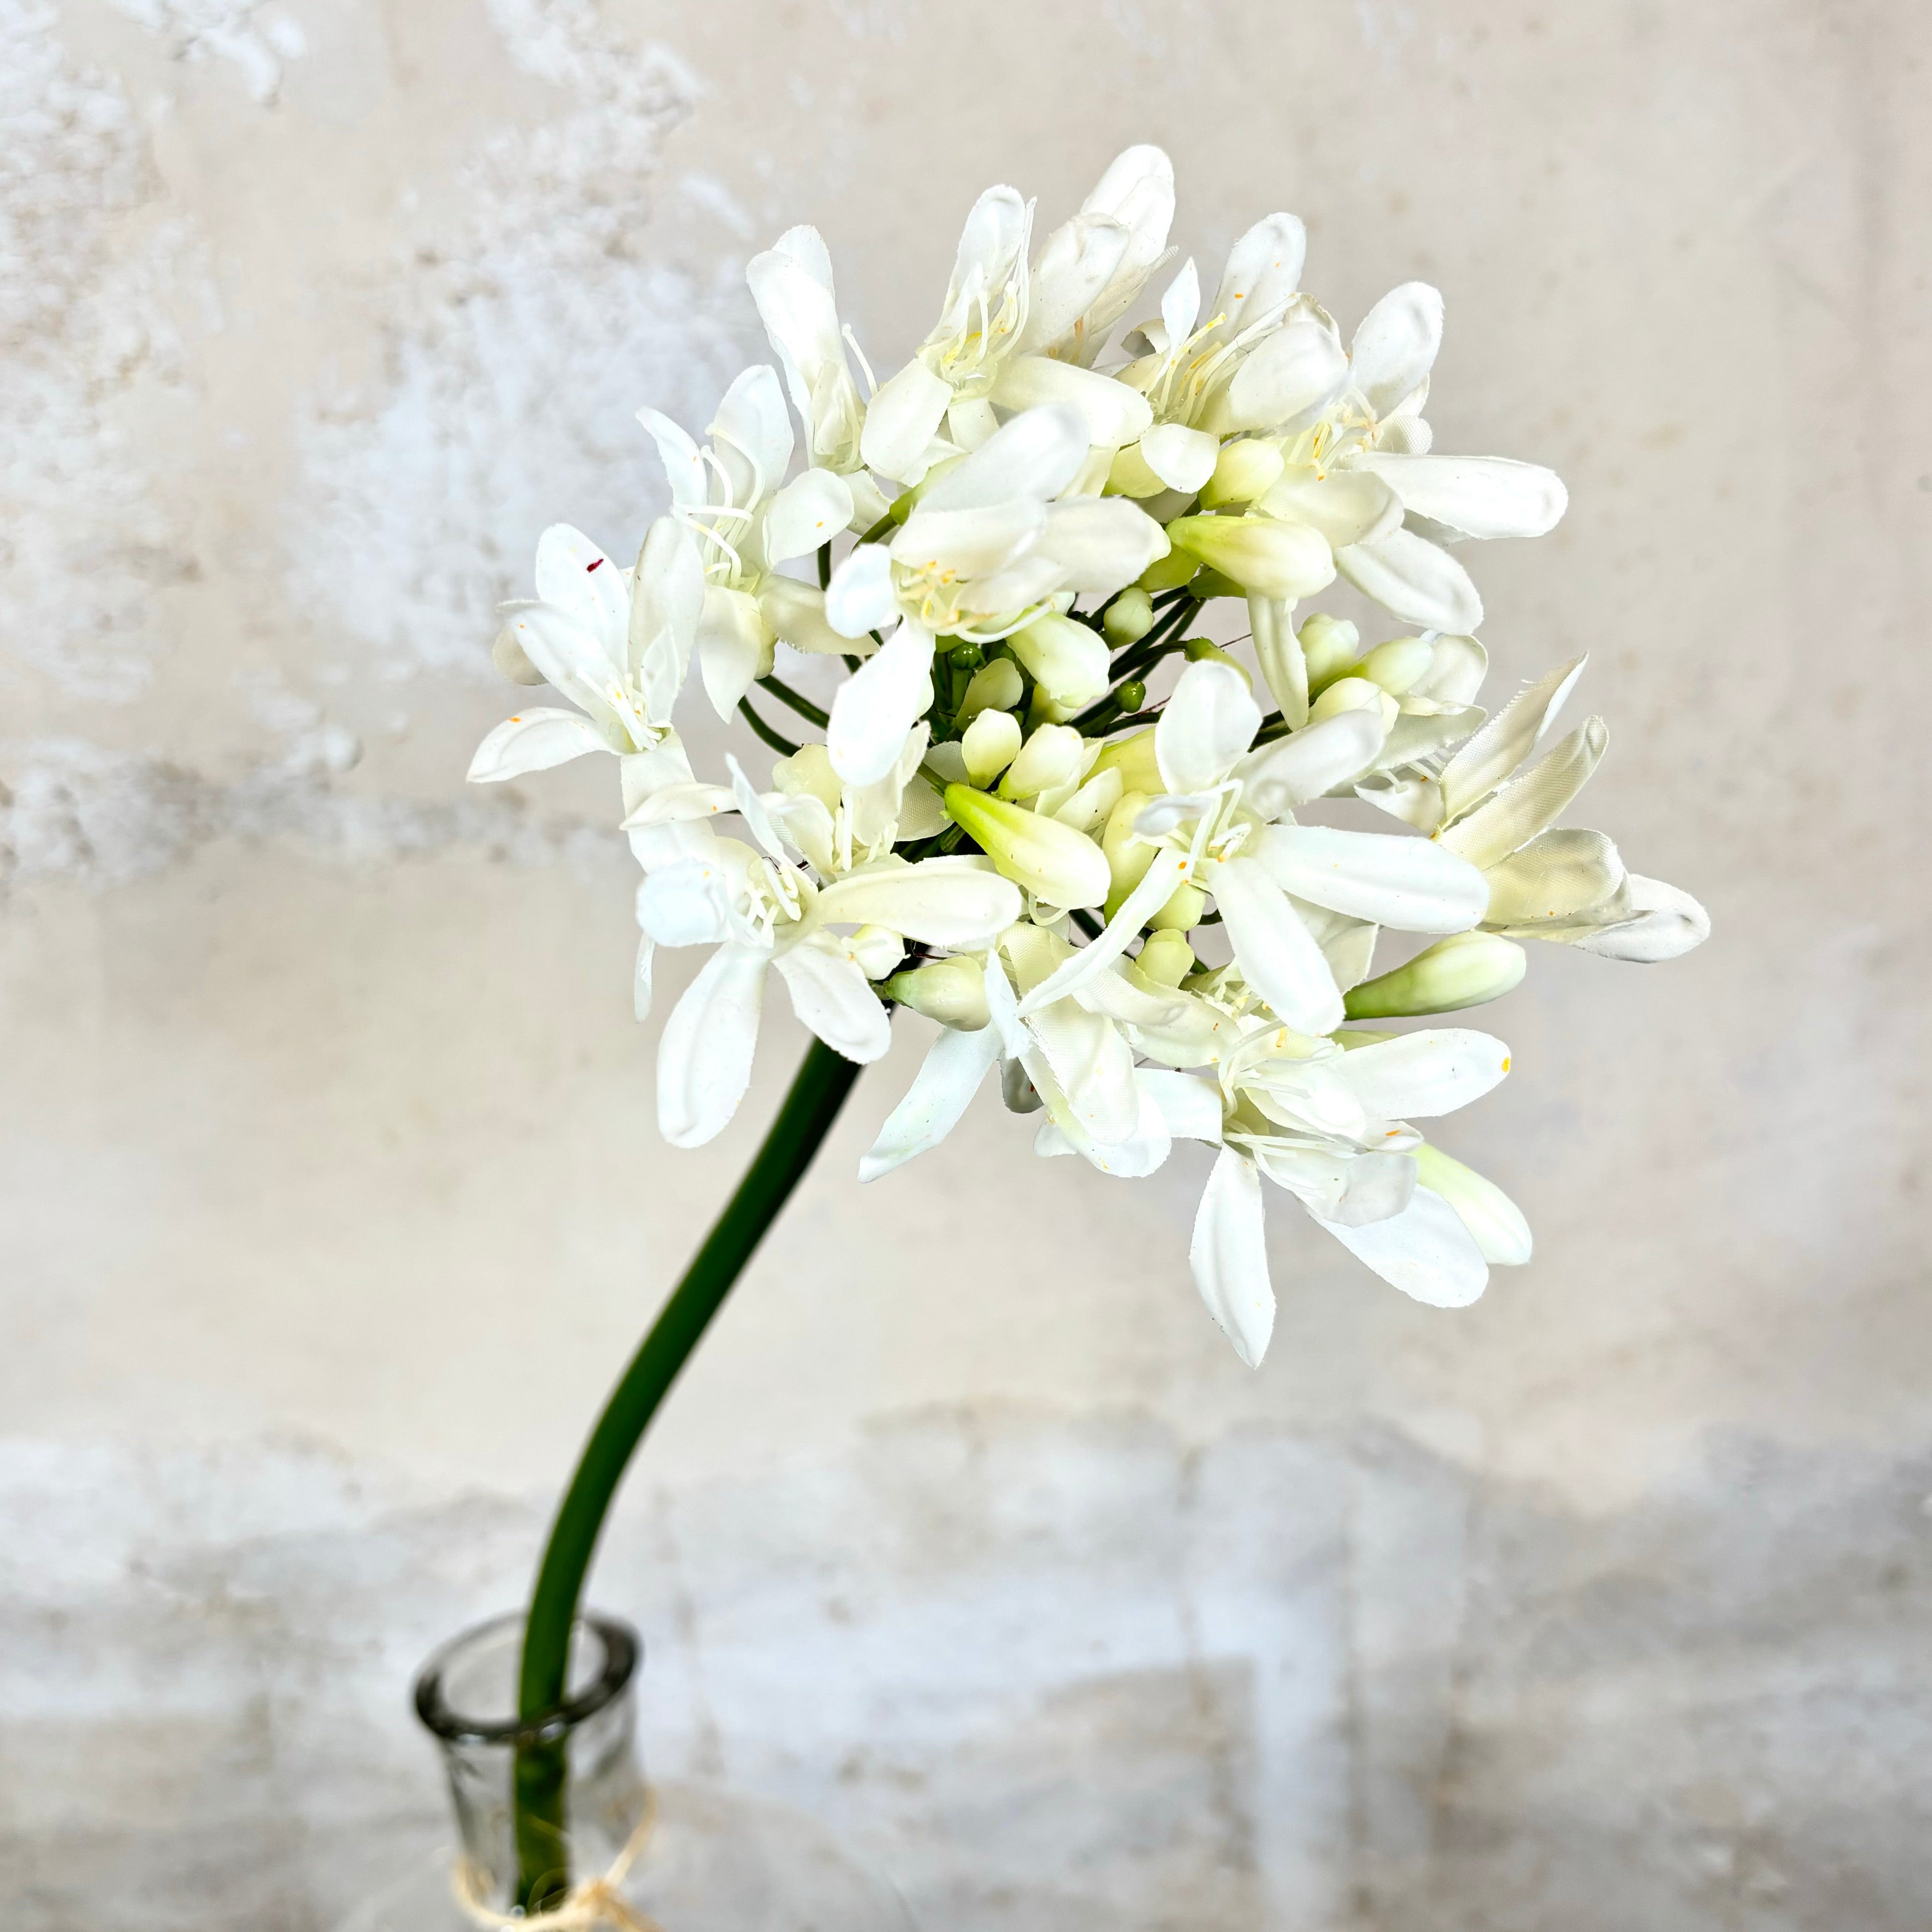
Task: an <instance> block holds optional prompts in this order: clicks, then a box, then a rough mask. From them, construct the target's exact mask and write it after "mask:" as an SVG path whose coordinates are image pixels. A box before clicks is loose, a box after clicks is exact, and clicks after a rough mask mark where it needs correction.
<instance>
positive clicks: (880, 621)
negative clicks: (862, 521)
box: [825, 543, 898, 637]
mask: <svg viewBox="0 0 1932 1932" xmlns="http://www.w3.org/2000/svg"><path fill="white" fill-rule="evenodd" d="M897 614H898V593H897V592H895V590H894V589H893V588H892V553H891V552H890V551H889V550H887V549H886V547H885V545H884V544H875V543H874V544H860V545H859V547H858V548H857V549H856V550H853V552H852V553H851V554H850V556H847V558H845V559H844V561H843V562H841V564H840V565H839V566H838V568H837V569H836V570H835V571H833V572H832V581H831V582H830V583H829V584H827V585H826V589H825V621H826V622H827V623H828V624H829V625H831V626H832V628H833V629H834V630H835V631H837V632H838V634H839V635H840V636H841V637H864V636H865V634H866V633H867V632H868V631H882V630H883V629H884V628H885V627H886V625H888V624H889V623H890V622H892V619H893V618H894V617H895V616H896V615H897Z"/></svg>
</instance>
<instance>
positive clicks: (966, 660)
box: [946, 637, 986, 670]
mask: <svg viewBox="0 0 1932 1932" xmlns="http://www.w3.org/2000/svg"><path fill="white" fill-rule="evenodd" d="M946 661H947V663H948V664H950V665H951V666H952V667H953V669H954V670H978V669H979V668H980V666H981V665H982V664H984V663H985V662H986V649H985V647H984V646H983V645H980V644H977V643H974V640H972V639H971V637H962V638H961V639H960V640H959V642H958V643H956V644H955V645H954V646H953V647H952V648H951V649H950V650H949V651H948V652H947V653H946Z"/></svg>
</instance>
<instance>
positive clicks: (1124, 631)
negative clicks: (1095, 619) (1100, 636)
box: [1100, 584, 1154, 645]
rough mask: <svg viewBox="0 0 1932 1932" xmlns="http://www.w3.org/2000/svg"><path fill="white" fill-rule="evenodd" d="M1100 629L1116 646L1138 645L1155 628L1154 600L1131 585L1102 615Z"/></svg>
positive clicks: (1135, 585)
mask: <svg viewBox="0 0 1932 1932" xmlns="http://www.w3.org/2000/svg"><path fill="white" fill-rule="evenodd" d="M1100 628H1101V629H1102V630H1103V631H1106V634H1107V636H1108V637H1109V640H1111V641H1112V643H1115V644H1117V645H1118V644H1137V643H1139V642H1140V640H1142V638H1143V637H1145V636H1146V635H1147V634H1148V631H1151V630H1152V629H1153V628H1154V599H1153V598H1151V597H1150V596H1149V595H1148V594H1147V592H1145V590H1143V589H1141V588H1140V587H1139V585H1137V584H1130V585H1129V586H1127V589H1124V590H1123V591H1122V592H1121V594H1120V595H1119V596H1118V597H1116V598H1115V599H1114V601H1113V602H1112V603H1111V604H1109V605H1108V606H1107V607H1106V610H1103V611H1102V612H1101V613H1100Z"/></svg>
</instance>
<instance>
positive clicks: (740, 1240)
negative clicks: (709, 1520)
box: [515, 1040, 859, 1912]
mask: <svg viewBox="0 0 1932 1932" xmlns="http://www.w3.org/2000/svg"><path fill="white" fill-rule="evenodd" d="M858 1076H859V1069H858V1067H856V1065H855V1064H853V1062H852V1061H849V1060H847V1059H845V1058H844V1057H843V1056H842V1055H839V1054H837V1053H835V1052H833V1051H832V1049H831V1048H830V1047H829V1046H826V1045H825V1044H824V1043H823V1041H821V1040H814V1041H813V1042H812V1043H811V1051H810V1052H808V1053H807V1054H806V1055H805V1061H804V1064H802V1066H801V1067H799V1070H798V1074H797V1076H796V1079H793V1082H792V1084H791V1091H790V1093H788V1094H787V1095H786V1096H785V1098H784V1105H783V1106H781V1107H780V1108H779V1109H778V1118H777V1119H776V1120H775V1121H773V1122H772V1127H771V1131H770V1133H768V1134H767V1135H766V1136H765V1140H764V1145H763V1146H762V1147H760V1148H759V1150H758V1152H757V1157H756V1158H755V1159H754V1160H753V1161H752V1163H751V1166H750V1167H749V1168H748V1169H746V1171H745V1178H744V1179H743V1180H742V1181H740V1182H739V1184H738V1191H737V1192H736V1193H735V1194H733V1196H732V1197H731V1199H730V1202H729V1203H728V1204H727V1206H726V1208H725V1209H724V1213H723V1214H721V1215H719V1216H718V1220H717V1222H716V1223H715V1226H713V1227H712V1230H711V1232H710V1233H709V1235H707V1236H706V1238H705V1242H704V1245H703V1247H701V1248H700V1249H699V1250H698V1251H697V1255H696V1256H695V1257H694V1259H693V1260H692V1262H691V1265H690V1267H689V1268H687V1269H686V1270H685V1274H684V1279H683V1280H682V1281H680V1282H679V1283H678V1285H677V1286H676V1289H674V1290H673V1292H672V1294H671V1298H670V1300H669V1301H667V1302H666V1303H665V1304H664V1308H663V1310H662V1312H661V1313H660V1314H659V1315H658V1319H656V1321H655V1322H652V1325H651V1328H650V1332H649V1334H647V1335H646V1336H645V1337H644V1339H643V1342H642V1343H641V1344H640V1346H639V1347H638V1349H637V1353H636V1355H634V1356H633V1357H632V1358H631V1364H630V1367H628V1368H627V1369H626V1370H625V1371H624V1373H623V1375H622V1376H621V1377H620V1378H619V1381H618V1383H617V1386H616V1388H614V1389H613V1390H612V1391H611V1392H610V1400H608V1401H607V1403H605V1404H604V1413H603V1414H602V1415H601V1416H599V1417H598V1419H597V1426H596V1427H595V1428H594V1429H592V1430H591V1432H590V1439H589V1441H588V1442H586V1444H585V1445H584V1446H583V1455H582V1457H580V1459H579V1460H578V1462H577V1470H576V1473H575V1474H574V1475H572V1476H571V1479H570V1487H568V1489H567V1490H565V1492H564V1494H563V1501H562V1503H561V1504H560V1505H559V1506H558V1509H557V1513H556V1521H555V1522H554V1523H553V1524H552V1525H551V1526H550V1541H549V1543H548V1544H547V1545H546V1546H545V1547H544V1554H543V1562H542V1563H541V1565H540V1566H539V1567H538V1571H537V1581H536V1588H535V1592H533V1593H532V1596H531V1598H530V1609H529V1618H528V1620H527V1621H526V1624H525V1626H524V1631H523V1665H522V1670H521V1674H520V1679H519V1681H518V1685H517V1715H518V1717H519V1718H520V1721H521V1722H522V1723H523V1724H524V1725H526V1726H528V1727H532V1729H536V1728H538V1727H543V1726H544V1724H545V1721H546V1720H547V1719H549V1718H550V1717H551V1716H552V1715H553V1713H554V1712H556V1709H557V1708H558V1706H559V1705H561V1704H562V1702H563V1698H564V1689H565V1683H566V1681H567V1679H568V1672H569V1665H570V1637H571V1630H572V1629H573V1628H574V1626H575V1624H576V1622H577V1606H578V1604H579V1602H580V1600H581V1598H582V1596H583V1580H584V1577H585V1574H586V1572H587V1571H589V1568H590V1560H591V1558H592V1555H593V1554H594V1553H595V1550H596V1547H597V1538H598V1532H600V1531H601V1529H602V1528H603V1526H604V1517H606V1516H607V1514H609V1512H610V1504H611V1501H612V1499H613V1498H614V1497H615V1496H616V1493H617V1485H618V1484H619V1482H620V1481H622V1478H623V1475H624V1471H625V1466H627V1465H628V1463H629V1462H630V1460H631V1454H632V1452H633V1451H634V1450H635V1449H636V1448H637V1444H638V1442H640V1440H641V1439H642V1438H643V1433H644V1431H645V1430H646V1429H647V1428H649V1426H650V1421H651V1418H652V1416H654V1415H655V1414H656V1413H657V1409H658V1404H659V1403H661V1402H662V1401H663V1400H664V1397H665V1395H666V1394H667V1392H668V1391H669V1390H670V1385H671V1384H672V1383H673V1382H675V1381H676V1379H677V1375H678V1371H679V1370H680V1369H682V1367H684V1365H685V1361H687V1360H688V1358H689V1356H690V1355H691V1351H692V1349H694V1348H696V1347H697V1343H698V1341H699V1340H700V1337H702V1336H703V1333H704V1331H705V1329H706V1327H707V1325H709V1322H710V1320H711V1318H712V1316H714V1315H715V1314H716V1313H717V1312H718V1308H719V1307H720V1305H721V1304H722V1303H723V1301H724V1298H725V1296H726V1295H728V1294H730V1292H731V1286H732V1284H733V1283H734V1282H735V1281H736V1280H737V1279H738V1276H739V1273H740V1271H742V1269H743V1268H744V1265H745V1263H746V1262H748V1261H749V1260H750V1259H751V1253H752V1251H753V1250H754V1249H755V1248H756V1247H757V1245H758V1243H759V1241H760V1239H761V1238H763V1235H764V1232H765V1230H766V1229H767V1228H769V1226H771V1224H772V1222H773V1221H775V1220H777V1218H778V1211H779V1210H780V1209H781V1208H783V1207H784V1204H785V1202H786V1199H787V1197H788V1196H790V1193H791V1191H792V1190H793V1188H794V1187H796V1186H797V1184H798V1182H799V1178H800V1177H801V1176H802V1175H803V1174H804V1172H805V1169H807V1168H808V1167H809V1166H811V1160H812V1157H813V1156H814V1154H817V1151H818V1148H819V1145H820V1142H822V1141H823V1139H825V1136H826V1132H827V1131H828V1130H829V1128H830V1127H831V1125H832V1121H834V1120H835V1118H837V1115H838V1109H839V1108H840V1106H841V1105H842V1104H843V1103H844V1099H845V1097H846V1095H847V1094H849V1093H850V1091H851V1090H852V1083H853V1081H855V1080H856V1079H857V1078H858ZM564 1751H565V1745H564V1742H563V1741H562V1739H561V1738H553V1737H550V1736H541V1737H537V1738H533V1739H532V1740H531V1741H530V1742H526V1743H525V1744H523V1745H520V1746H519V1747H518V1749H517V1765H516V1775H515V1785H516V1811H517V1818H516V1829H517V1861H518V1867H519V1869H518V1876H517V1903H519V1904H520V1906H522V1907H523V1909H524V1910H525V1911H526V1912H538V1911H541V1910H542V1909H544V1906H547V1905H549V1904H553V1903H555V1902H556V1900H557V1899H559V1897H562V1894H563V1893H564V1892H565V1891H566V1890H567V1889H568V1886H569V1882H570V1878H569V1873H568V1870H566V1869H563V1868H562V1867H563V1866H564V1862H565V1855H564V1853H563V1852H562V1849H560V1848H561V1847H562V1846H563V1845H564V1844H565V1826H566V1820H565V1817H564V1787H565V1763H564V1757H563V1754H564Z"/></svg>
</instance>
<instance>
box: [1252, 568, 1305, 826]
mask: <svg viewBox="0 0 1932 1932" xmlns="http://www.w3.org/2000/svg"><path fill="white" fill-rule="evenodd" d="M1294 619H1295V606H1294V604H1292V603H1291V602H1290V601H1289V599H1288V598H1286V597H1259V596H1250V598H1249V599H1248V631H1249V634H1250V636H1251V637H1253V640H1254V646H1255V661H1256V663H1257V664H1259V665H1260V666H1261V672H1262V682H1264V683H1265V684H1266V685H1267V686H1268V695H1269V696H1270V697H1272V698H1273V699H1274V701H1275V703H1276V704H1277V706H1280V711H1281V715H1282V720H1283V722H1284V723H1285V724H1287V725H1288V727H1289V729H1290V730H1300V728H1301V727H1302V726H1303V725H1304V724H1307V722H1308V658H1307V654H1306V653H1305V652H1304V651H1303V649H1302V648H1301V639H1300V638H1299V637H1297V636H1296V635H1295V622H1294ZM1256 755H1257V756H1259V755H1260V754H1256ZM1262 816H1263V817H1269V816H1271V814H1269V813H1267V812H1264V813H1263V814H1262Z"/></svg>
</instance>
